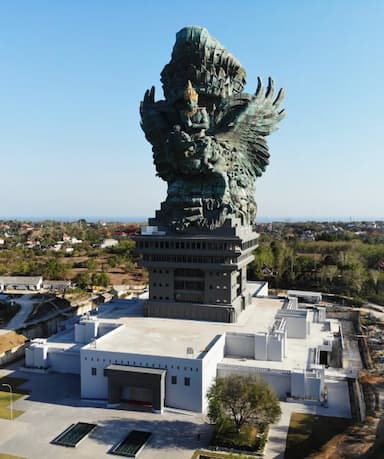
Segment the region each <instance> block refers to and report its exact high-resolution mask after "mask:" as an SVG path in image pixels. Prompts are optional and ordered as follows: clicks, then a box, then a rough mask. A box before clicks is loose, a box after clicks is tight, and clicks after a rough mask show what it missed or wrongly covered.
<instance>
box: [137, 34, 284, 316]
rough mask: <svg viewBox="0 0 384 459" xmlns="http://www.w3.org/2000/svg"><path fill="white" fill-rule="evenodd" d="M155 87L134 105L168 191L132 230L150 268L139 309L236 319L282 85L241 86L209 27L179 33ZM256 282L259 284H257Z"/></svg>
mask: <svg viewBox="0 0 384 459" xmlns="http://www.w3.org/2000/svg"><path fill="white" fill-rule="evenodd" d="M161 81H162V83H163V90H164V100H159V101H156V99H155V90H154V88H152V89H151V90H149V91H147V92H146V93H145V96H144V99H143V101H142V103H141V107H140V112H141V125H142V128H143V130H144V132H145V136H146V138H147V140H148V141H149V142H150V143H151V144H152V147H153V148H152V150H153V159H154V163H155V166H156V171H157V174H158V175H159V177H161V178H162V179H163V180H165V181H166V182H167V184H168V190H167V197H166V199H165V201H164V202H162V203H161V207H160V209H159V210H158V211H157V212H156V216H155V218H151V219H149V226H148V227H147V228H145V229H143V231H142V233H141V235H140V236H137V237H136V251H137V253H138V254H139V255H140V256H141V261H140V264H141V266H143V267H145V268H147V269H148V273H149V298H148V300H147V301H146V303H145V314H146V315H148V316H152V317H167V318H182V319H193V320H208V321H221V322H236V321H237V319H238V317H239V315H240V314H241V313H242V311H243V310H244V309H245V308H246V307H247V306H248V305H249V304H250V303H251V302H252V297H253V296H254V295H255V294H257V292H256V291H255V288H256V287H255V284H252V285H251V284H249V283H248V282H247V274H246V272H247V266H248V265H249V263H250V262H251V261H252V260H253V258H254V255H253V252H254V250H255V248H256V247H257V239H258V235H257V233H256V232H255V231H254V229H253V222H254V219H255V216H256V202H255V198H254V194H255V180H256V177H258V176H260V175H261V174H262V173H263V172H264V170H265V168H266V166H267V165H268V160H269V153H268V146H267V143H266V136H267V135H269V134H270V133H271V132H272V131H273V130H275V129H276V127H277V125H278V123H279V121H280V120H281V119H282V118H283V116H284V111H283V110H281V109H280V103H281V101H282V98H283V92H282V90H280V91H279V92H278V94H277V96H275V94H274V85H273V81H272V80H271V79H269V82H268V85H267V87H266V88H264V86H263V85H262V83H261V80H260V79H259V81H258V85H257V89H256V92H255V94H252V95H251V94H247V93H243V88H244V85H245V70H244V68H243V67H242V66H241V65H240V63H239V61H238V60H237V59H236V58H235V57H234V56H233V55H232V54H230V53H229V52H228V51H227V50H226V49H225V48H224V47H223V46H222V45H221V44H220V43H219V42H218V41H217V40H216V39H215V38H213V37H212V36H211V35H210V34H209V33H208V31H207V30H206V29H204V28H202V27H197V26H191V27H185V28H184V29H182V30H181V31H180V32H179V33H178V34H177V35H176V43H175V46H174V48H173V52H172V58H171V61H170V62H169V64H167V65H166V66H165V67H164V69H163V71H162V73H161ZM257 288H259V287H257Z"/></svg>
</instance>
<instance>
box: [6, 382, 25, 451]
mask: <svg viewBox="0 0 384 459" xmlns="http://www.w3.org/2000/svg"><path fill="white" fill-rule="evenodd" d="M26 381H28V380H27V379H24V378H13V377H12V376H5V377H4V378H0V418H2V419H11V410H10V400H11V399H10V393H9V390H8V389H7V388H5V387H2V386H1V384H10V385H11V387H12V402H15V401H16V400H18V399H19V398H21V397H23V396H24V395H26V394H29V393H30V391H28V390H25V389H19V386H21V385H22V384H24V383H25V382H26ZM14 391H16V392H14ZM23 413H24V411H21V410H15V409H14V410H13V419H14V418H17V417H18V416H20V415H21V414H23ZM5 457H7V456H5ZM9 457H13V456H9ZM0 459H2V456H1V455H0Z"/></svg>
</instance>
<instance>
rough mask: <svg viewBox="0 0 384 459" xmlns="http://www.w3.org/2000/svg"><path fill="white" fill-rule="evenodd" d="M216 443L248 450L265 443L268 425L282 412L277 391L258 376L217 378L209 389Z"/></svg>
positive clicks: (210, 414) (209, 412) (209, 413)
mask: <svg viewBox="0 0 384 459" xmlns="http://www.w3.org/2000/svg"><path fill="white" fill-rule="evenodd" d="M207 396H208V400H209V408H208V417H209V419H210V421H211V422H212V423H213V424H214V425H215V429H214V444H217V445H220V446H226V447H234V448H238V449H244V450H248V451H252V450H257V449H259V448H260V446H261V445H260V443H261V444H262V445H263V446H264V444H265V436H266V427H267V426H268V424H270V423H272V422H275V421H277V420H278V419H279V417H280V415H281V410H280V404H279V400H278V397H277V395H276V393H275V392H274V390H273V389H272V388H271V387H270V386H269V385H268V384H267V383H265V382H264V381H263V380H261V379H259V378H258V377H256V376H240V375H230V376H228V377H226V378H220V377H218V378H216V381H215V383H214V384H213V385H212V387H211V388H210V389H209V391H208V394H207Z"/></svg>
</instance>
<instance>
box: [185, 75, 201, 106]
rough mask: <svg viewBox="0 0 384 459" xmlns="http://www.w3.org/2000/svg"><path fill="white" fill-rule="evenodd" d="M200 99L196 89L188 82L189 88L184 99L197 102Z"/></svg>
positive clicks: (187, 87)
mask: <svg viewBox="0 0 384 459" xmlns="http://www.w3.org/2000/svg"><path fill="white" fill-rule="evenodd" d="M198 98H199V94H198V93H197V91H196V89H195V88H194V87H193V86H192V83H191V81H190V80H188V83H187V86H186V88H185V91H184V99H185V100H192V101H194V102H197V101H198Z"/></svg>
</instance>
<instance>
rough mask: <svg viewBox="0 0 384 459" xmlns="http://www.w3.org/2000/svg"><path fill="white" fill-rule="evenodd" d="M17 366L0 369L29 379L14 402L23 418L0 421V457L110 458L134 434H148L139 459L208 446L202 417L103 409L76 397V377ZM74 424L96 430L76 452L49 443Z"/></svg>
mask: <svg viewBox="0 0 384 459" xmlns="http://www.w3.org/2000/svg"><path fill="white" fill-rule="evenodd" d="M20 364H21V362H16V364H14V365H13V367H12V368H10V369H7V370H5V369H1V370H0V377H5V376H8V377H19V378H26V379H28V381H27V382H26V383H25V384H24V385H23V386H22V388H23V389H26V390H28V391H30V393H29V394H27V395H25V396H24V397H23V398H21V399H18V400H15V401H14V403H13V409H14V410H19V411H23V412H24V413H23V414H21V415H20V416H18V417H17V418H15V419H13V420H10V419H4V418H3V419H0V454H9V455H15V456H20V457H25V458H28V459H41V458H43V457H55V459H61V458H69V457H71V458H79V459H80V458H84V459H85V458H89V457H97V458H99V457H100V458H101V457H111V455H110V454H108V452H110V451H111V450H112V449H113V447H115V446H116V445H117V444H118V443H119V442H120V441H122V440H123V439H124V438H125V437H126V436H127V434H128V433H129V432H130V431H132V430H141V431H150V432H151V433H152V435H151V438H150V439H149V441H148V443H147V444H146V446H145V448H144V449H143V451H142V452H141V453H140V458H141V459H156V458H159V459H160V458H167V459H168V458H169V459H190V458H191V457H192V455H193V453H194V451H195V450H196V449H198V448H204V447H207V446H208V444H209V440H210V436H211V430H210V426H209V425H207V424H205V422H204V421H205V418H204V415H202V414H195V413H189V412H184V411H181V410H172V409H165V411H164V413H163V414H162V415H159V414H154V413H152V412H146V411H126V410H119V409H107V408H106V407H105V404H104V403H103V402H100V404H97V403H96V402H94V401H93V402H87V401H84V400H81V399H80V398H79V394H80V379H79V377H78V376H75V375H68V374H59V373H51V374H37V373H23V372H21V371H19V370H18V369H17V368H18V367H19V366H20ZM77 422H85V423H91V424H92V423H93V424H96V428H95V429H94V430H93V431H92V432H91V433H90V434H89V435H88V436H87V437H86V438H85V439H84V440H83V441H82V442H81V443H80V444H79V445H78V446H77V447H76V448H68V447H63V446H58V445H55V444H53V443H52V441H53V440H54V439H55V438H56V437H57V436H58V435H59V434H60V433H61V432H63V431H64V430H65V429H67V428H68V427H69V426H71V425H72V424H75V423H77ZM0 457H1V456H0Z"/></svg>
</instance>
